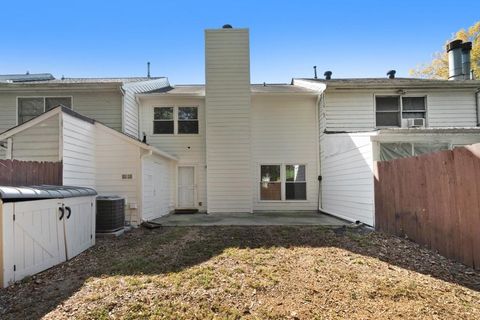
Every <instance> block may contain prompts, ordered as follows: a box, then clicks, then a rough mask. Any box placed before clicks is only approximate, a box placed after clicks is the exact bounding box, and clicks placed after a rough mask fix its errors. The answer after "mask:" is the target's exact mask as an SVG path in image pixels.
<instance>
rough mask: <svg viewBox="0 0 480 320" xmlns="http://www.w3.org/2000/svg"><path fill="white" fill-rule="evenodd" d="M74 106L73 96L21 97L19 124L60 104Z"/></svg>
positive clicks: (68, 106) (18, 103)
mask: <svg viewBox="0 0 480 320" xmlns="http://www.w3.org/2000/svg"><path fill="white" fill-rule="evenodd" d="M60 105H61V106H64V107H67V108H70V109H71V108H72V97H19V98H18V101H17V106H18V108H17V109H18V114H17V116H18V124H22V123H24V122H26V121H28V120H31V119H33V118H35V117H37V116H39V115H41V114H42V113H44V112H46V111H49V110H51V109H53V108H55V107H58V106H60Z"/></svg>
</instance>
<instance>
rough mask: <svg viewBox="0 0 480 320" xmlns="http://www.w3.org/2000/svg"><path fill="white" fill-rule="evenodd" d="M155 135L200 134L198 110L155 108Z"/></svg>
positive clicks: (174, 107) (194, 108)
mask: <svg viewBox="0 0 480 320" xmlns="http://www.w3.org/2000/svg"><path fill="white" fill-rule="evenodd" d="M153 133H154V134H179V135H180V134H198V108H197V107H195V106H178V107H177V106H170V107H154V108H153Z"/></svg>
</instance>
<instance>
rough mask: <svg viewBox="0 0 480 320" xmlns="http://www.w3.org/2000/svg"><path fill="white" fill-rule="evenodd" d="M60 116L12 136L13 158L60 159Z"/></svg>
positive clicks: (30, 159)
mask: <svg viewBox="0 0 480 320" xmlns="http://www.w3.org/2000/svg"><path fill="white" fill-rule="evenodd" d="M58 118H59V116H58V115H56V116H53V117H51V118H49V119H46V120H45V121H43V122H41V123H39V124H37V125H35V126H33V127H30V128H28V129H26V130H24V131H22V132H19V133H18V134H16V135H14V136H13V137H12V158H13V159H16V160H25V161H59V157H60V155H59V120H58Z"/></svg>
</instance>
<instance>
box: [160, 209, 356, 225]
mask: <svg viewBox="0 0 480 320" xmlns="http://www.w3.org/2000/svg"><path fill="white" fill-rule="evenodd" d="M151 222H153V223H156V224H161V225H162V226H166V227H176V226H269V225H272V226H274V225H275V226H282V225H290V226H295V225H320V226H343V225H346V224H349V222H348V221H345V220H342V219H339V218H336V217H333V216H330V215H327V214H323V213H318V212H315V211H285V212H283V211H282V212H255V213H253V214H252V213H215V214H205V213H195V214H169V215H166V216H163V217H160V218H157V219H155V220H152V221H151Z"/></svg>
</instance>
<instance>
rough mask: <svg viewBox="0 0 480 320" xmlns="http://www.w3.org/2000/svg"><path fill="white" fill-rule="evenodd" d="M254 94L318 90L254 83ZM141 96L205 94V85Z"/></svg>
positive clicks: (314, 93)
mask: <svg viewBox="0 0 480 320" xmlns="http://www.w3.org/2000/svg"><path fill="white" fill-rule="evenodd" d="M250 91H251V93H252V94H254V95H255V94H293V95H295V94H298V95H316V94H318V91H316V90H312V89H309V88H305V87H303V86H297V85H292V84H287V83H263V84H252V85H251V86H250ZM138 96H140V97H147V96H179V97H181V96H196V97H204V96H205V85H203V84H198V85H176V86H170V87H166V88H161V89H156V90H152V91H148V92H144V93H141V94H138Z"/></svg>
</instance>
